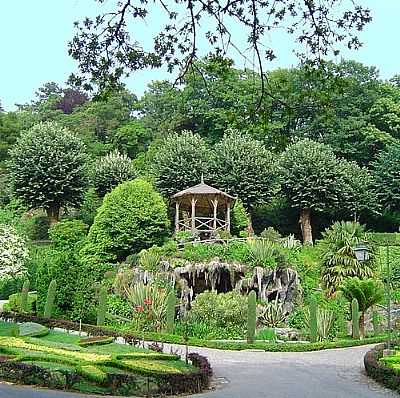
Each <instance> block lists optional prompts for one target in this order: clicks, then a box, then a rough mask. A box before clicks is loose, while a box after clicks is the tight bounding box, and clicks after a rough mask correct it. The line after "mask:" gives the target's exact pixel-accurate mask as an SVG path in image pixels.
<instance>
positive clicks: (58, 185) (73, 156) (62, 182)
mask: <svg viewBox="0 0 400 398" xmlns="http://www.w3.org/2000/svg"><path fill="white" fill-rule="evenodd" d="M9 171H10V176H11V179H12V183H13V187H14V190H15V194H16V196H17V197H19V198H20V199H21V200H22V201H23V202H24V203H25V204H26V205H27V206H29V207H31V208H43V209H44V210H46V212H47V215H48V216H49V218H50V221H51V222H52V223H55V222H57V221H58V219H59V214H60V208H61V207H62V206H67V205H78V204H79V203H80V201H81V200H82V197H83V194H84V192H85V188H86V172H87V171H86V154H85V148H84V145H83V143H82V141H81V140H79V139H78V138H77V137H76V136H74V135H73V134H71V133H70V132H69V131H68V130H67V129H65V128H63V127H62V126H60V125H58V124H57V123H55V122H46V123H39V124H37V125H35V126H33V127H32V128H31V129H30V130H28V131H26V132H24V133H23V134H22V135H21V136H20V137H19V138H18V140H17V143H16V144H15V146H14V147H13V148H12V149H11V150H10V162H9Z"/></svg>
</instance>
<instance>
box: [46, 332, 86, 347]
mask: <svg viewBox="0 0 400 398" xmlns="http://www.w3.org/2000/svg"><path fill="white" fill-rule="evenodd" d="M80 339H81V337H79V336H78V335H74V334H68V333H63V332H56V331H54V330H50V332H49V334H48V335H46V336H43V337H41V340H46V341H54V342H57V343H69V344H78V342H79V340H80Z"/></svg>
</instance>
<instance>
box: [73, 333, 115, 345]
mask: <svg viewBox="0 0 400 398" xmlns="http://www.w3.org/2000/svg"><path fill="white" fill-rule="evenodd" d="M113 341H114V337H110V336H94V337H86V338H83V339H80V340H79V343H78V344H79V345H80V346H81V347H89V346H92V345H105V344H110V343H112V342H113Z"/></svg>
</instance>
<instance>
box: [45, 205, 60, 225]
mask: <svg viewBox="0 0 400 398" xmlns="http://www.w3.org/2000/svg"><path fill="white" fill-rule="evenodd" d="M46 213H47V217H49V221H50V227H51V226H53V225H54V224H57V223H58V221H59V219H60V207H59V206H52V207H49V208H47V209H46Z"/></svg>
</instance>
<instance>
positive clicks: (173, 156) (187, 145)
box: [153, 131, 210, 198]
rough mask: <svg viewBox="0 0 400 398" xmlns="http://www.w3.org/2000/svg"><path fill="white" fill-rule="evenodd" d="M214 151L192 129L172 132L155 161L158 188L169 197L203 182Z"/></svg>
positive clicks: (156, 155) (154, 167) (162, 144)
mask: <svg viewBox="0 0 400 398" xmlns="http://www.w3.org/2000/svg"><path fill="white" fill-rule="evenodd" d="M209 160H210V152H209V148H208V147H207V145H206V143H205V141H204V140H203V139H202V138H201V137H200V136H199V135H198V134H193V133H192V132H190V131H184V132H182V133H180V134H178V133H173V134H169V135H168V136H167V137H166V138H165V139H164V140H163V141H162V143H161V145H160V147H159V149H158V151H157V153H156V154H155V157H154V160H153V173H154V176H155V182H156V186H157V188H158V190H159V191H160V192H161V193H162V194H163V195H164V196H165V197H167V198H169V197H170V196H171V195H173V194H175V193H176V192H179V191H181V190H182V189H185V188H188V187H190V186H192V185H196V184H198V183H200V180H201V176H202V174H205V175H206V176H207V175H208V168H209Z"/></svg>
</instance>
